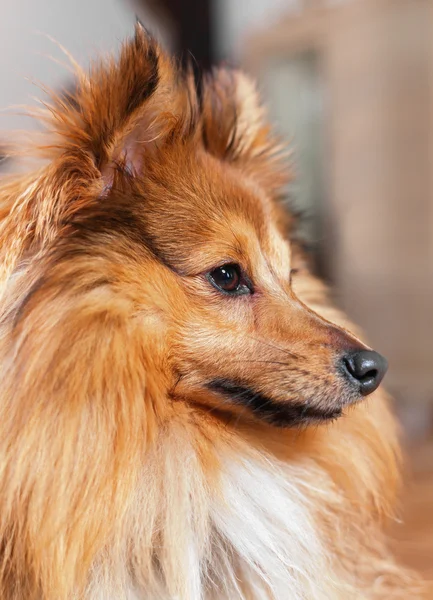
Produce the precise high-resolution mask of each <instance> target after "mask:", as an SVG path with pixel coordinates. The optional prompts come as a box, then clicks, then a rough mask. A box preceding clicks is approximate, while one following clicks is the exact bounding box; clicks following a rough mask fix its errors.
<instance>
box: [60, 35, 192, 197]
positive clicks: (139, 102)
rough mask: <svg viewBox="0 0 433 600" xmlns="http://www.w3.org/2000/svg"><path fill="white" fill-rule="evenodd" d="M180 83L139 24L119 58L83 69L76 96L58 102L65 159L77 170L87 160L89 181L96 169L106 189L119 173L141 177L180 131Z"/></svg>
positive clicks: (79, 76)
mask: <svg viewBox="0 0 433 600" xmlns="http://www.w3.org/2000/svg"><path fill="white" fill-rule="evenodd" d="M177 79H178V75H177V71H176V69H175V67H174V65H173V63H172V61H171V60H170V58H169V57H168V56H167V55H166V54H165V53H164V52H163V51H162V50H161V48H160V47H159V45H158V44H157V42H156V41H155V39H154V38H152V37H151V36H150V35H149V34H148V32H147V31H146V30H145V29H144V28H143V27H142V26H141V25H140V24H137V25H136V29H135V35H134V38H133V39H132V40H129V41H128V42H126V43H125V44H124V45H123V47H122V49H121V52H120V56H119V57H118V58H116V59H114V58H111V59H108V60H103V61H99V62H97V63H96V64H95V65H94V66H93V67H92V68H91V69H90V73H89V74H87V73H84V72H83V71H82V70H78V73H77V86H76V90H75V91H74V93H73V94H70V95H69V96H68V97H66V99H65V97H64V96H63V98H59V97H54V98H53V106H51V107H50V115H49V122H50V125H51V129H54V130H55V133H56V134H57V135H58V136H59V137H60V140H59V147H60V148H62V150H63V156H69V157H70V162H74V163H75V165H76V166H77V165H78V164H79V160H81V161H82V162H83V158H85V159H86V160H87V163H88V164H87V165H86V176H87V178H88V177H89V170H91V171H92V172H93V173H92V175H93V177H91V180H93V179H96V180H100V183H101V185H102V189H105V190H106V189H107V187H110V186H111V185H112V184H113V180H114V177H115V173H116V171H118V169H119V168H121V169H123V170H126V171H128V172H129V173H134V174H138V173H139V172H140V171H141V170H142V169H143V162H144V159H145V156H146V153H149V152H152V149H153V148H154V147H155V146H156V145H157V144H159V143H160V141H161V140H162V139H163V138H165V137H167V136H169V135H172V134H173V130H174V129H179V126H180V125H179V122H180V120H181V118H180V117H181V114H182V100H183V98H182V96H181V93H180V91H179V89H180V86H178V85H177ZM183 112H185V111H184V110H183ZM77 151H78V152H77ZM89 162H90V164H89Z"/></svg>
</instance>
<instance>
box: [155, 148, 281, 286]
mask: <svg viewBox="0 0 433 600" xmlns="http://www.w3.org/2000/svg"><path fill="white" fill-rule="evenodd" d="M161 174H162V172H161V171H160V173H159V175H160V176H161ZM166 175H167V177H166V178H165V179H163V180H161V177H159V182H160V184H159V185H158V186H157V187H155V185H153V186H148V187H147V189H146V190H145V192H144V197H145V202H144V209H145V210H146V216H145V220H146V223H147V226H148V227H149V228H150V232H149V233H150V236H151V238H152V240H153V242H154V243H155V244H156V245H157V246H158V250H159V252H160V254H161V255H163V256H164V258H165V259H166V260H167V262H170V261H174V264H173V266H174V267H177V268H178V269H179V270H181V271H183V272H185V273H186V274H197V273H199V272H201V271H203V270H205V269H207V268H212V267H213V266H215V265H217V264H221V263H223V262H227V261H236V262H240V263H242V264H244V265H245V267H247V268H249V267H251V268H253V267H255V268H257V265H258V264H259V263H262V264H267V265H268V268H269V269H271V270H273V271H274V272H275V274H276V275H278V276H279V277H287V273H288V270H289V268H290V252H289V246H288V243H287V242H286V240H285V239H284V238H283V236H282V234H281V232H280V229H279V227H278V219H279V216H280V210H279V209H278V208H277V207H276V205H275V204H274V201H273V200H271V199H270V198H269V197H268V196H267V194H266V191H265V190H263V189H261V188H260V187H259V186H257V185H256V184H255V183H254V181H252V180H251V178H247V177H245V176H243V175H242V172H241V171H240V170H239V169H234V168H232V167H231V166H229V165H227V166H225V165H223V164H221V163H220V161H215V160H213V159H212V157H209V158H206V157H205V158H204V159H203V158H200V159H199V160H196V161H191V160H188V161H187V162H184V163H183V165H182V168H181V170H178V169H177V167H174V168H173V164H171V169H170V172H167V173H166Z"/></svg>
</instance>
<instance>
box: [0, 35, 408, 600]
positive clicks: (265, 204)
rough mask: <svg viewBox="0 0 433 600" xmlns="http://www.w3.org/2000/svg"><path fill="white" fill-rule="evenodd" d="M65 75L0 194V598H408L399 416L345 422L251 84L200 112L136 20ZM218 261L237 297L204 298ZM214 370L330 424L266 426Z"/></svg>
mask: <svg viewBox="0 0 433 600" xmlns="http://www.w3.org/2000/svg"><path fill="white" fill-rule="evenodd" d="M78 77H79V85H78V91H77V92H76V94H75V96H74V97H73V98H70V99H69V100H64V99H63V100H61V99H59V98H56V97H54V98H53V104H52V106H51V107H50V108H49V110H48V112H47V113H46V114H44V115H41V118H42V119H43V120H44V121H45V122H46V124H47V125H48V129H49V141H47V142H44V143H43V144H42V145H40V147H39V148H38V149H36V150H35V151H38V152H39V154H40V155H41V154H42V155H43V156H44V157H45V158H46V159H48V162H47V163H46V165H45V166H43V167H41V168H40V169H39V170H37V171H34V172H31V173H29V174H28V175H25V176H20V177H18V178H15V179H12V180H10V181H4V182H3V183H2V185H1V187H0V236H1V241H2V243H1V248H0V265H1V267H0V268H1V271H0V276H1V292H2V293H1V305H0V365H1V373H2V376H1V383H0V597H1V598H2V599H4V600H23V599H24V598H25V599H26V600H70V599H83V600H84V599H86V600H89V599H95V600H102V599H104V600H114V599H116V600H117V599H125V600H126V599H130V600H142V599H146V600H156V599H164V600H168V599H171V600H174V599H181V600H200V599H203V600H211V599H230V600H235V599H237V598H238V599H244V600H247V599H249V600H259V599H265V598H266V599H273V600H287V599H289V598H290V599H292V598H293V599H296V600H298V599H314V600H322V599H323V600H325V599H326V600H329V599H330V598H335V599H341V600H343V599H348V598H354V599H355V598H362V599H366V600H367V599H368V600H371V599H376V598H377V599H388V598H402V599H403V598H404V599H407V598H415V597H417V594H418V590H419V588H418V584H417V582H416V579H415V578H414V577H413V576H412V574H411V573H409V572H407V571H406V570H405V569H404V568H403V567H401V566H398V565H397V564H396V563H395V561H394V558H393V557H392V555H391V554H390V552H389V550H388V548H387V541H386V536H385V534H384V528H385V524H386V520H387V519H388V518H389V517H390V516H391V515H392V514H393V510H394V505H395V493H396V490H397V489H398V480H399V466H398V463H399V449H398V444H397V440H396V426H395V421H394V419H393V417H392V416H391V414H390V411H389V409H388V403H387V399H386V396H385V393H384V392H383V391H381V390H378V391H377V392H375V393H374V394H373V395H372V396H371V398H370V399H369V400H368V401H367V402H365V403H363V404H356V406H353V407H352V408H347V407H346V405H348V404H350V403H351V402H352V400H351V399H350V397H349V396H348V393H347V391H346V388H345V384H344V383H343V382H342V380H341V377H340V376H339V375H338V374H337V372H336V371H335V368H334V364H335V360H336V357H338V356H339V355H340V354H341V352H343V351H345V349H350V348H363V347H364V346H363V344H362V343H361V342H360V341H359V338H358V337H355V336H354V335H353V334H351V333H349V329H350V330H351V331H353V327H352V325H351V324H350V323H348V322H347V320H346V319H345V317H344V316H343V315H341V314H340V313H339V312H338V311H336V310H335V309H333V308H332V304H331V303H330V301H329V298H328V295H327V291H326V289H325V288H324V286H323V285H322V284H321V283H320V282H318V281H317V280H316V279H314V278H313V277H312V276H311V275H310V274H309V272H308V268H307V266H306V265H305V264H304V258H303V256H302V254H301V253H300V252H299V251H298V250H297V248H296V247H294V248H292V249H290V248H289V245H288V243H287V241H286V237H287V233H288V226H290V223H291V219H290V217H287V216H285V215H284V214H283V212H282V210H281V207H280V205H279V204H278V202H277V195H278V193H279V191H280V189H281V185H282V183H283V182H284V179H285V165H284V162H283V161H282V160H281V155H280V147H279V145H278V142H277V141H276V140H275V139H274V138H273V136H272V134H271V132H270V129H269V127H268V125H267V124H266V122H265V121H264V120H263V119H264V112H263V109H262V107H261V105H260V103H259V101H258V99H257V96H256V92H255V90H254V86H253V85H252V84H251V83H250V82H249V80H248V79H247V78H246V77H245V76H244V75H241V74H239V73H236V72H231V71H227V70H218V71H215V72H214V73H213V75H212V76H209V77H208V78H207V79H205V80H204V82H203V89H202V94H201V97H200V96H199V97H198V96H197V93H196V90H195V86H194V82H193V81H192V76H191V75H190V74H186V75H182V74H181V73H180V72H178V71H177V69H176V68H175V66H174V65H173V64H172V63H171V62H170V60H169V59H168V58H167V57H166V56H165V55H164V54H163V53H162V52H161V50H160V49H159V48H158V46H157V45H156V44H155V42H154V41H153V40H151V39H149V38H148V36H147V35H146V33H145V32H144V31H143V30H142V29H141V28H140V27H138V28H137V30H136V34H135V38H134V39H133V40H131V41H130V42H128V43H127V44H125V46H124V48H123V51H122V53H121V56H120V58H119V60H118V61H117V62H115V61H114V60H109V61H106V62H104V63H102V64H97V65H96V66H94V67H93V68H92V69H91V72H90V75H86V74H84V73H83V72H79V73H78ZM200 98H201V99H200ZM227 262H236V263H240V264H241V265H242V266H243V268H244V269H245V271H247V272H248V273H250V274H252V277H253V278H254V282H255V286H256V287H257V293H255V294H254V295H253V296H251V297H245V298H244V297H239V298H226V297H224V296H223V295H222V294H219V293H218V292H217V291H216V290H215V289H213V288H212V287H211V285H210V283H209V281H208V280H207V278H206V277H205V274H206V273H207V272H209V271H210V270H212V269H213V268H215V267H216V266H218V265H221V264H223V263H227ZM290 269H298V273H297V274H296V275H294V278H293V285H291V282H290ZM319 315H320V316H319ZM216 377H218V378H229V377H234V378H236V379H237V380H242V381H244V382H246V383H247V384H248V385H250V386H251V387H252V388H254V389H255V390H258V391H259V392H260V393H262V394H265V395H266V396H267V397H269V398H271V399H272V402H273V403H274V405H275V406H276V407H277V409H278V408H281V407H283V408H284V407H286V406H288V407H290V406H291V405H292V404H293V405H294V403H298V404H299V403H301V402H302V403H304V404H305V406H306V407H310V408H314V409H315V410H320V411H324V414H325V415H326V414H328V413H329V414H333V413H332V411H335V410H337V409H338V410H340V409H343V408H344V414H343V416H341V417H340V418H339V419H337V420H336V421H335V422H332V423H330V422H328V423H327V424H323V425H315V424H314V425H313V424H311V425H308V423H307V424H306V425H305V426H302V427H294V428H291V427H287V428H278V427H275V426H273V425H272V424H270V423H269V422H266V419H264V420H263V419H261V418H260V416H259V415H257V414H255V413H254V412H252V411H250V410H249V409H248V407H245V406H240V405H238V404H236V403H231V402H230V401H227V400H224V399H223V398H221V396H219V395H218V394H217V393H213V392H211V391H210V390H209V389H208V387H207V385H206V384H207V382H208V381H209V380H210V379H214V378H216Z"/></svg>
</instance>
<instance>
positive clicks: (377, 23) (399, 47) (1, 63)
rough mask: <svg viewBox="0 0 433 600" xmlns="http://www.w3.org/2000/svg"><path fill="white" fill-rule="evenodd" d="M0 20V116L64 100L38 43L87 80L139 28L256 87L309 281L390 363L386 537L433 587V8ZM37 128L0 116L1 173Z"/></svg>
mask: <svg viewBox="0 0 433 600" xmlns="http://www.w3.org/2000/svg"><path fill="white" fill-rule="evenodd" d="M0 10H1V13H0V14H1V18H0V81H1V85H0V108H2V109H5V108H7V107H10V106H17V105H22V104H27V105H28V104H33V103H34V102H35V101H36V100H35V98H34V97H37V98H38V97H39V98H40V97H43V94H42V92H41V91H40V90H39V89H38V87H37V85H36V84H37V82H43V83H44V84H45V85H47V86H48V87H51V88H57V89H59V88H62V87H69V86H71V85H73V79H72V76H71V75H70V74H69V73H68V70H67V68H66V67H65V66H64V65H61V64H59V62H58V61H60V62H63V63H65V64H66V63H67V59H66V58H65V56H64V55H63V54H62V52H61V50H60V49H59V47H58V46H57V45H56V44H55V43H53V41H52V40H50V39H49V38H48V37H47V36H51V37H52V38H54V39H55V40H56V41H57V42H59V43H60V44H62V45H63V46H64V47H65V48H67V50H68V51H69V52H70V53H71V54H72V55H73V56H74V58H75V59H76V60H77V61H78V62H79V63H81V64H83V65H85V64H86V63H88V61H89V58H90V57H95V56H96V55H100V54H104V53H105V52H108V51H112V50H113V49H114V50H115V49H116V48H118V46H119V41H120V40H122V39H123V38H125V37H126V36H128V35H130V34H131V32H132V29H133V25H134V22H135V19H136V17H137V16H138V18H139V19H140V20H141V21H142V22H143V24H144V25H145V26H146V27H147V28H148V29H150V30H152V31H153V32H155V33H156V34H157V36H158V37H159V38H160V39H161V41H162V42H163V44H164V45H165V46H166V47H167V48H169V49H170V50H171V51H173V52H174V53H176V54H178V55H179V56H181V57H182V58H183V59H184V60H188V59H189V58H190V57H191V55H192V56H193V57H194V64H195V68H197V69H199V68H208V67H209V66H210V65H211V64H213V63H215V62H221V61H224V62H228V63H229V64H232V65H235V66H242V67H243V68H244V69H246V70H247V71H249V72H250V73H252V74H253V75H254V76H255V77H256V78H257V80H258V82H259V87H260V89H261V91H262V95H263V97H264V99H265V102H266V104H267V105H268V107H269V113H270V117H271V120H272V121H273V122H274V123H275V126H276V128H277V129H278V131H279V132H280V134H281V135H282V136H283V137H284V138H286V139H287V141H288V142H289V143H290V144H291V146H292V147H293V152H294V158H293V162H294V171H295V175H296V179H295V181H294V182H293V183H292V184H290V187H289V189H288V190H287V193H288V196H289V197H290V198H291V200H292V202H293V203H294V205H295V207H296V209H297V210H299V211H301V212H302V214H303V215H304V220H303V225H302V234H303V236H304V238H305V240H306V241H307V243H308V247H309V249H310V253H311V256H312V259H313V261H314V264H315V265H316V269H317V271H318V273H319V274H320V275H321V276H323V277H325V278H326V279H327V280H328V281H329V282H331V283H332V285H333V288H334V290H335V298H336V302H337V303H338V304H339V305H340V306H341V307H342V308H343V309H344V310H345V311H346V312H347V313H348V314H349V315H350V316H351V317H352V319H353V320H355V321H356V322H357V323H359V324H360V325H361V326H362V327H363V329H364V331H365V332H366V334H367V336H368V338H369V340H370V342H371V344H372V345H373V346H374V347H375V348H377V349H378V350H379V351H381V352H382V353H383V354H385V356H387V358H388V359H389V362H390V370H389V375H388V376H387V386H388V389H389V390H390V391H391V392H392V394H393V395H394V397H395V399H396V408H397V411H398V414H399V416H400V420H401V422H402V425H403V431H404V437H405V443H406V446H407V449H408V456H409V465H408V470H409V473H410V477H409V479H410V482H411V483H410V485H409V486H407V490H406V493H405V496H404V499H403V507H402V517H403V521H404V523H403V524H402V525H400V526H399V527H396V530H395V532H393V535H394V537H395V539H396V549H397V552H399V553H400V555H401V556H402V558H403V560H405V561H406V562H408V563H409V564H412V565H413V566H416V567H418V568H420V569H422V570H423V572H424V573H425V574H426V575H427V576H428V577H430V578H432V579H433V435H432V434H433V349H432V343H433V1H432V0H136V1H133V0H74V2H70V1H66V0H38V2H35V1H34V0H18V1H16V2H15V3H10V2H6V0H0ZM52 59H54V60H52ZM56 61H57V62H56ZM15 112H16V111H15ZM35 127H37V125H36V123H34V122H32V121H31V120H29V119H27V118H26V117H24V116H20V115H18V114H11V112H9V111H8V112H0V156H2V155H3V156H4V157H5V158H4V159H3V160H2V162H0V172H1V171H3V172H7V171H9V170H11V169H12V168H13V164H12V163H11V161H10V160H8V159H7V148H8V142H9V140H10V139H11V137H12V136H13V135H14V134H13V131H14V130H22V129H24V130H27V129H32V128H35ZM432 589H433V588H432ZM431 597H432V598H433V592H432V595H431Z"/></svg>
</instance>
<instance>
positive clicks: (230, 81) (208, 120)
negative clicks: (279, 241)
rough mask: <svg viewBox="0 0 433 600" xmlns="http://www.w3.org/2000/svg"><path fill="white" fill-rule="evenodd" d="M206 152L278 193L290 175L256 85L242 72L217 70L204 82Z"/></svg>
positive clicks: (282, 149) (203, 110) (203, 106)
mask: <svg viewBox="0 0 433 600" xmlns="http://www.w3.org/2000/svg"><path fill="white" fill-rule="evenodd" d="M202 114H203V140H204V144H205V147H206V149H207V150H208V151H209V152H210V153H211V154H213V155H215V156H217V157H218V158H220V159H222V160H226V161H228V162H230V163H232V164H234V165H237V166H239V167H241V168H242V169H243V170H244V171H245V172H247V173H249V174H250V175H251V176H252V177H253V178H255V179H256V180H258V181H259V182H260V183H261V184H263V185H265V186H266V187H267V188H268V189H270V190H274V191H277V190H279V189H280V188H281V187H282V186H283V185H284V183H286V182H287V180H288V178H289V176H288V172H287V165H286V164H285V161H284V160H283V159H284V157H285V156H287V153H286V154H285V153H284V147H283V145H282V144H281V143H280V141H279V140H278V139H277V137H276V136H274V135H273V133H272V131H271V128H270V126H269V124H268V122H267V120H266V110H265V108H264V106H263V105H262V103H261V101H260V98H259V94H258V92H257V88H256V85H255V83H254V81H253V80H252V79H250V78H249V77H248V76H247V75H245V74H244V73H242V72H241V71H236V70H230V69H225V68H221V69H216V70H214V71H213V73H212V75H210V76H208V77H207V78H205V80H204V83H203V102H202Z"/></svg>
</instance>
